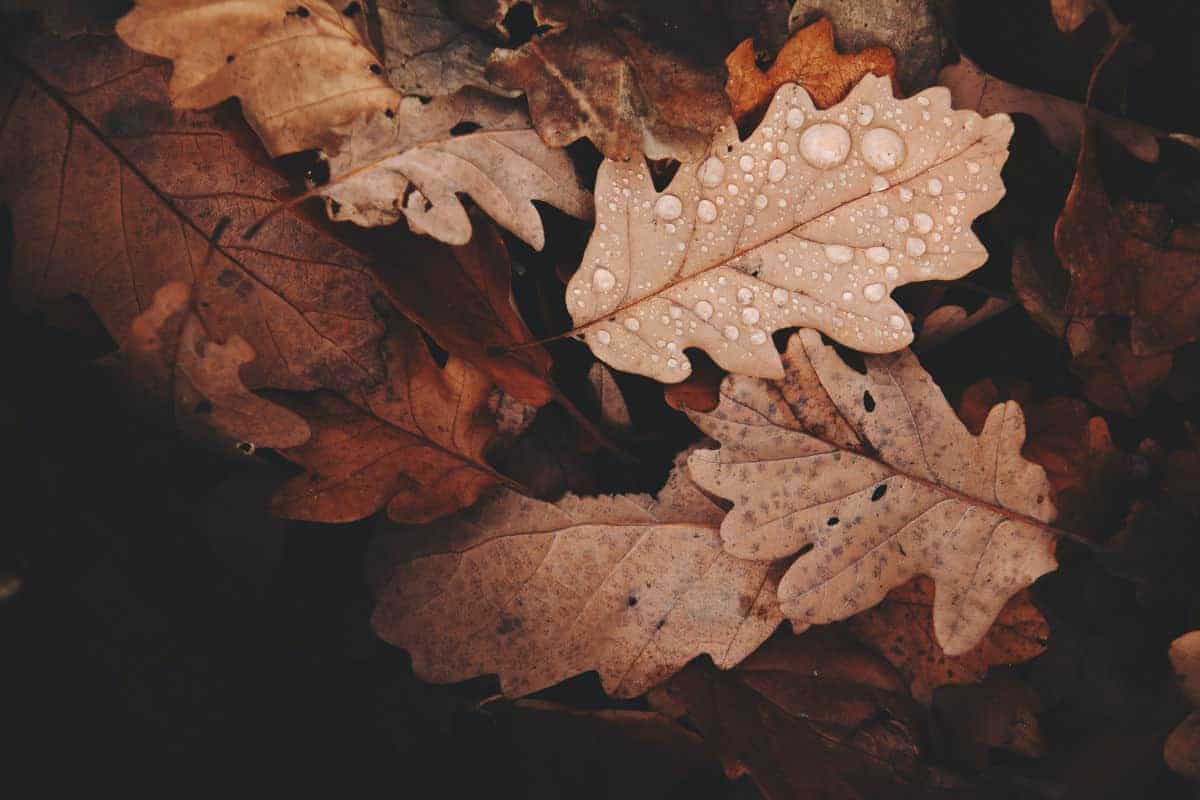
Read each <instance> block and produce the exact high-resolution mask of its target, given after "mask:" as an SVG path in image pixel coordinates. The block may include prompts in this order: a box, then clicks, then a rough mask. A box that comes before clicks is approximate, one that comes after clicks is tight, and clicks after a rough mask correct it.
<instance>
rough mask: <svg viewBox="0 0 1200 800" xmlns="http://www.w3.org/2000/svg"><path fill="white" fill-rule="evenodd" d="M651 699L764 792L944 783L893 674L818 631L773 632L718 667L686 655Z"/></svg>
mask: <svg viewBox="0 0 1200 800" xmlns="http://www.w3.org/2000/svg"><path fill="white" fill-rule="evenodd" d="M650 702H651V705H652V706H654V707H655V708H658V709H660V710H661V711H662V712H663V713H666V714H669V715H671V716H674V717H678V718H686V719H687V721H688V722H690V723H691V724H692V725H694V726H695V727H697V728H699V730H700V733H701V735H702V736H703V737H704V739H705V741H706V742H708V743H709V744H710V745H711V746H712V747H713V748H714V749H715V750H716V751H717V752H718V753H719V754H720V756H721V761H722V763H724V765H725V772H726V774H727V775H728V776H729V777H730V778H736V777H738V776H741V775H746V774H748V775H749V776H750V777H751V779H752V780H753V781H754V784H755V786H757V787H758V789H759V790H760V791H761V792H762V793H763V795H764V796H765V797H767V798H768V799H769V800H790V798H798V797H822V798H837V800H868V798H876V797H908V798H920V797H926V796H932V795H934V794H935V790H936V789H937V788H939V787H941V786H942V785H944V783H946V781H944V780H943V778H942V776H941V775H939V774H938V773H936V772H935V771H933V770H929V769H927V768H925V767H923V766H922V765H921V763H920V758H921V738H922V734H921V725H920V717H919V714H918V711H917V709H916V707H915V705H914V704H913V702H912V700H910V699H909V698H908V696H907V695H906V693H905V691H904V683H903V681H902V680H901V679H900V677H899V676H898V675H897V674H896V673H895V671H894V670H892V669H891V668H890V667H889V666H888V664H887V662H885V661H883V659H881V658H879V657H878V656H876V655H875V654H874V653H871V652H870V651H868V650H866V649H865V648H862V647H860V646H858V645H857V644H855V643H854V642H849V641H845V640H843V639H840V638H838V637H836V636H832V635H828V634H826V633H825V632H824V631H818V630H813V631H809V632H808V633H806V634H805V635H804V636H801V637H798V638H797V637H791V636H782V637H776V638H774V639H772V640H770V641H769V642H767V643H766V644H765V645H763V647H761V648H760V649H759V650H758V651H757V652H755V653H754V654H753V655H752V656H750V657H749V658H747V659H746V660H745V661H744V662H743V663H742V664H741V665H740V666H739V667H737V669H734V670H731V671H729V672H727V673H722V672H720V671H718V670H715V669H713V668H712V666H711V665H709V664H706V663H704V662H703V661H697V662H695V663H692V664H689V665H688V666H687V668H686V669H684V670H683V671H682V672H680V673H679V674H678V675H676V676H675V677H674V678H672V679H671V680H670V681H669V682H668V683H666V684H665V685H664V686H662V687H661V688H659V689H655V690H654V691H653V692H652V693H651V694H650ZM927 792H928V794H926V793H927Z"/></svg>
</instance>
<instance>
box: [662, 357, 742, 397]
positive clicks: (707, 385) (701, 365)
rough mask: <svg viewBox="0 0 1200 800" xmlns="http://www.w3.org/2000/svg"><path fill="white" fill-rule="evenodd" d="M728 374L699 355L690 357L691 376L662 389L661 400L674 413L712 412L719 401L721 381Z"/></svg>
mask: <svg viewBox="0 0 1200 800" xmlns="http://www.w3.org/2000/svg"><path fill="white" fill-rule="evenodd" d="M728 374H729V373H728V372H726V371H725V370H723V369H721V368H720V367H718V366H717V365H716V364H714V363H713V362H712V360H710V359H709V358H707V357H706V356H704V355H703V354H700V356H699V357H697V356H693V357H692V374H691V375H689V376H688V377H687V380H685V381H682V382H680V383H668V384H667V385H666V386H664V387H663V399H664V400H666V401H667V405H669V406H670V407H671V408H673V409H675V410H676V411H687V410H689V409H690V410H692V411H712V410H713V409H714V408H716V407H717V403H719V402H720V401H721V381H723V380H724V379H725V376H726V375H728Z"/></svg>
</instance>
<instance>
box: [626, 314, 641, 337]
mask: <svg viewBox="0 0 1200 800" xmlns="http://www.w3.org/2000/svg"><path fill="white" fill-rule="evenodd" d="M641 327H642V323H640V322H638V321H637V318H636V317H630V318H629V319H627V320H625V329H626V330H629V331H634V332H635V333H636V332H637V330H638V329H639V328H641Z"/></svg>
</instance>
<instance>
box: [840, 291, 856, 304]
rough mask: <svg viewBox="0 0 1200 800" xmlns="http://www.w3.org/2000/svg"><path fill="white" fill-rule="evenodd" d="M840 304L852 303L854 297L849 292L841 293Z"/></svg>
mask: <svg viewBox="0 0 1200 800" xmlns="http://www.w3.org/2000/svg"><path fill="white" fill-rule="evenodd" d="M842 302H843V303H853V302H854V295H853V294H851V293H850V292H842Z"/></svg>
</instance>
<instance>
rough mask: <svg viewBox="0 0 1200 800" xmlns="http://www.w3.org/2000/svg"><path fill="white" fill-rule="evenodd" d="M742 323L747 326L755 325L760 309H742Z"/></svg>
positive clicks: (752, 307)
mask: <svg viewBox="0 0 1200 800" xmlns="http://www.w3.org/2000/svg"><path fill="white" fill-rule="evenodd" d="M742 322H744V323H746V324H747V325H753V324H754V323H756V322H758V309H757V308H755V307H754V306H749V307H748V308H743V309H742Z"/></svg>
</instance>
